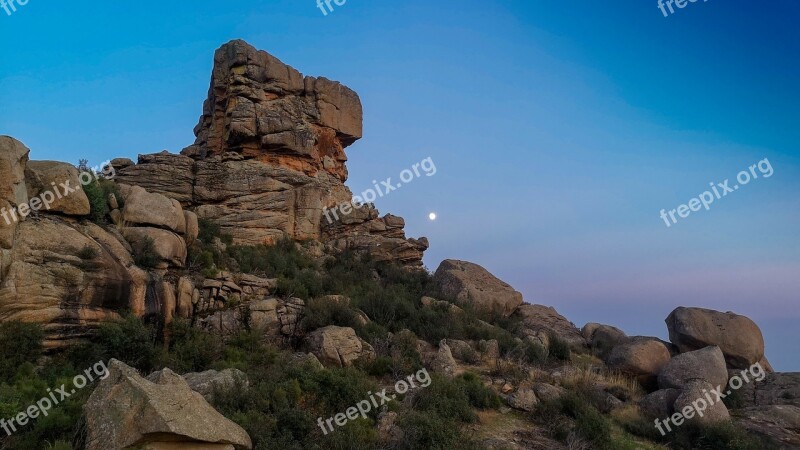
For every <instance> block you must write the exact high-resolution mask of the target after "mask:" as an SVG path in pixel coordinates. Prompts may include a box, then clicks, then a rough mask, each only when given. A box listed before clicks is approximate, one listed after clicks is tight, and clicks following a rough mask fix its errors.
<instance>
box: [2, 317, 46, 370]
mask: <svg viewBox="0 0 800 450" xmlns="http://www.w3.org/2000/svg"><path fill="white" fill-rule="evenodd" d="M43 340H44V330H43V329H42V327H41V325H38V324H31V323H22V322H3V323H0V380H10V379H11V378H13V377H14V375H16V374H17V372H18V371H19V370H20V368H21V367H22V366H23V365H25V364H26V363H27V364H35V363H36V361H37V360H38V359H39V357H41V355H42V341H43Z"/></svg>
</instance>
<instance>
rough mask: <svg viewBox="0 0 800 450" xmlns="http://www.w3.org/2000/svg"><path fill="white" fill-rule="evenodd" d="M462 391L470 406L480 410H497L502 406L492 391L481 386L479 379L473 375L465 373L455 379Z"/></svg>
mask: <svg viewBox="0 0 800 450" xmlns="http://www.w3.org/2000/svg"><path fill="white" fill-rule="evenodd" d="M456 382H457V383H459V384H461V386H462V389H463V390H464V392H466V394H467V398H468V399H469V403H470V405H472V406H474V407H475V408H480V409H491V408H499V407H500V406H502V402H501V401H500V397H499V396H498V395H497V394H495V392H494V391H492V390H491V389H489V388H488V387H486V386H484V385H483V382H482V381H481V379H480V378H479V377H478V376H477V375H475V374H474V373H470V372H467V373H465V374H463V375H461V376H459V377H457V378H456Z"/></svg>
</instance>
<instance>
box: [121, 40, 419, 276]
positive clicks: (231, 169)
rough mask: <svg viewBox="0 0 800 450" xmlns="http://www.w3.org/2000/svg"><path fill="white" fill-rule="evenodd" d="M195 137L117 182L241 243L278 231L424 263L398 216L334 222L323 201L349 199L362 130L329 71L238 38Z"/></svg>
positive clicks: (348, 97) (224, 55) (364, 215)
mask: <svg viewBox="0 0 800 450" xmlns="http://www.w3.org/2000/svg"><path fill="white" fill-rule="evenodd" d="M195 135H196V137H197V139H196V141H195V143H194V144H193V145H191V146H189V147H187V148H185V149H184V150H183V151H182V152H181V155H174V154H169V153H161V154H155V155H142V156H140V157H139V163H138V164H136V165H130V166H128V167H123V168H121V170H120V171H119V172H120V173H119V175H118V180H119V182H121V183H127V184H132V185H138V186H141V187H143V188H145V189H147V190H148V191H151V192H158V193H161V194H163V195H165V196H167V197H170V198H174V199H176V200H178V201H179V202H181V203H182V204H183V205H184V206H185V207H188V208H189V209H192V210H194V211H195V212H196V213H197V215H198V216H199V217H200V218H205V219H209V220H212V221H215V222H217V223H219V224H220V225H221V226H222V230H223V232H225V233H227V234H231V235H232V236H233V237H234V241H235V243H237V244H249V245H253V244H261V243H271V242H274V241H275V240H276V239H277V238H279V237H281V236H283V235H284V234H286V235H289V236H290V237H292V238H293V239H296V240H306V239H316V240H321V241H323V242H324V243H325V244H327V247H328V249H329V250H331V251H333V250H336V249H343V248H354V249H363V250H368V251H370V252H372V253H373V254H374V255H375V256H376V257H377V258H378V259H380V260H394V261H398V262H401V263H403V264H405V265H409V266H421V264H422V256H423V252H424V251H425V250H426V249H427V247H428V244H427V241H426V240H424V239H422V240H408V239H406V237H405V234H404V232H403V227H404V225H405V223H404V222H403V220H402V219H401V218H397V217H393V216H386V217H383V218H381V217H379V216H378V212H377V211H376V210H374V208H372V207H370V206H367V207H364V208H361V209H359V210H356V212H355V213H353V214H351V215H349V216H347V217H342V218H340V220H337V221H335V222H334V223H328V221H327V220H323V211H324V208H329V207H334V206H336V205H339V204H343V203H350V202H352V199H353V195H352V193H351V192H350V190H349V189H348V188H347V187H346V186H345V185H344V182H345V181H346V180H347V167H346V165H345V162H346V161H347V156H346V154H345V151H344V149H345V148H346V147H347V146H349V145H350V144H352V143H353V142H355V141H356V140H358V139H359V138H361V136H362V108H361V100H360V99H359V97H358V95H357V94H356V93H355V92H353V91H352V90H351V89H349V88H347V87H346V86H343V85H342V84H340V83H338V82H335V81H330V80H328V79H326V78H314V77H303V75H302V74H301V73H300V72H298V71H297V70H295V69H293V68H292V67H289V66H287V65H286V64H283V63H282V62H281V61H279V60H278V59H277V58H275V57H274V56H272V55H269V54H268V53H266V52H263V51H258V50H256V49H254V48H253V47H251V46H250V45H248V44H247V43H245V42H243V41H232V42H230V43H228V44H225V45H224V46H222V47H221V48H220V49H219V50H217V52H216V54H215V56H214V69H213V74H212V77H211V87H210V89H209V95H208V99H207V100H206V101H205V103H204V104H203V114H202V116H201V117H200V121H199V123H198V125H197V126H196V127H195Z"/></svg>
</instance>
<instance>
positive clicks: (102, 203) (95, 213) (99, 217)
mask: <svg viewBox="0 0 800 450" xmlns="http://www.w3.org/2000/svg"><path fill="white" fill-rule="evenodd" d="M82 173H85V172H82ZM91 176H92V182H91V183H89V184H86V185H83V186H82V188H83V192H84V193H85V194H86V197H87V198H88V199H89V207H90V213H89V220H91V221H92V222H94V223H96V224H98V225H102V224H105V223H107V222H108V220H107V217H108V213H109V208H108V196H109V194H114V196H115V197H116V198H117V202H122V195H121V194H120V190H119V186H117V184H116V183H115V182H113V181H112V180H107V179H103V178H98V177H96V176H95V175H94V174H92V175H91ZM120 207H122V205H121V204H120Z"/></svg>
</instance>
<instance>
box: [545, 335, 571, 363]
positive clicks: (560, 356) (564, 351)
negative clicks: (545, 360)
mask: <svg viewBox="0 0 800 450" xmlns="http://www.w3.org/2000/svg"><path fill="white" fill-rule="evenodd" d="M571 354H572V351H571V350H570V348H569V344H568V343H567V342H566V341H564V340H563V339H561V338H560V337H558V335H556V334H553V333H551V334H550V357H551V358H553V359H557V360H559V361H569V358H570V356H571Z"/></svg>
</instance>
